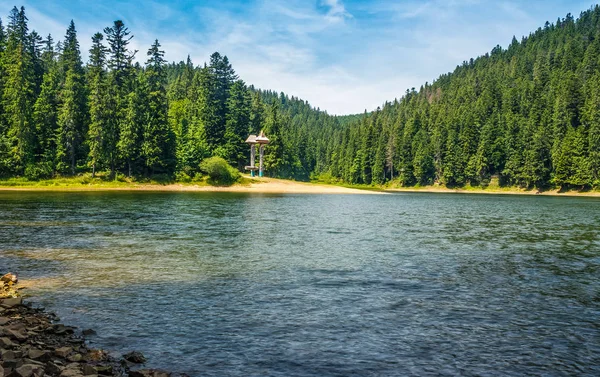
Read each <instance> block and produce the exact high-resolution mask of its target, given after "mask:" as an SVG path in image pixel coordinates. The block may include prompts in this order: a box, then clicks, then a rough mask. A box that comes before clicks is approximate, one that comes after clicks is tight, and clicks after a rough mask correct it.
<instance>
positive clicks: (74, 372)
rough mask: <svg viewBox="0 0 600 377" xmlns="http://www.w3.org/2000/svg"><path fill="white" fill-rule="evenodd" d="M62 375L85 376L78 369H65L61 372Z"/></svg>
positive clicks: (62, 376) (65, 376) (69, 376)
mask: <svg viewBox="0 0 600 377" xmlns="http://www.w3.org/2000/svg"><path fill="white" fill-rule="evenodd" d="M60 377H83V373H81V371H80V370H78V369H65V370H63V371H62V372H61V373H60Z"/></svg>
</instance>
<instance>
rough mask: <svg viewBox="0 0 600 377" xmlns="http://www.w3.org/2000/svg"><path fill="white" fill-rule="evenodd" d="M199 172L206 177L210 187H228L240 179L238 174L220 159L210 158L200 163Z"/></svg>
mask: <svg viewBox="0 0 600 377" xmlns="http://www.w3.org/2000/svg"><path fill="white" fill-rule="evenodd" d="M200 170H201V171H202V172H204V173H206V174H207V175H208V183H210V184H211V185H219V186H228V185H232V184H234V183H235V182H236V181H237V180H238V179H239V178H240V176H241V175H240V172H238V171H237V170H236V169H234V168H233V167H231V166H230V165H229V164H228V163H227V161H225V160H224V159H222V158H221V157H210V158H207V159H206V160H204V161H202V162H201V163H200Z"/></svg>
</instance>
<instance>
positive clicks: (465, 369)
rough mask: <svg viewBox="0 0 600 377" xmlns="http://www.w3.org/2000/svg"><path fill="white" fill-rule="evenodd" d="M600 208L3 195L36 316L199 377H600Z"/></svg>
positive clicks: (2, 251) (496, 200)
mask: <svg viewBox="0 0 600 377" xmlns="http://www.w3.org/2000/svg"><path fill="white" fill-rule="evenodd" d="M598 224H600V200H598V199H592V198H551V197H513V196H474V195H460V196H459V195H436V194H398V195H389V196H383V195H377V196H357V195H351V196H350V195H349V196H345V195H327V196H315V195H313V196H310V195H288V196H279V195H247V194H223V193H220V194H215V193H161V194H159V193H123V192H115V193H64V194H63V193H47V194H41V193H23V192H19V193H7V192H4V193H0V267H1V270H3V271H4V270H8V269H10V270H17V271H19V272H20V273H21V276H22V277H23V278H25V279H32V281H31V282H30V284H31V285H32V287H31V289H30V293H32V294H34V295H36V296H35V300H37V301H38V302H40V303H41V304H43V305H46V306H48V307H50V308H51V309H53V310H55V311H57V313H58V314H59V315H60V316H61V317H62V318H63V320H65V321H67V322H70V323H74V324H76V325H79V326H80V327H83V328H89V327H92V328H94V329H96V330H97V331H98V335H97V336H96V337H95V338H94V339H93V342H94V343H95V345H96V346H99V347H104V348H107V349H112V350H114V351H116V352H122V351H126V350H130V349H137V350H140V351H142V352H144V353H145V354H146V355H147V356H149V359H150V364H151V365H152V366H154V367H164V368H168V369H171V370H176V371H180V372H186V373H189V374H190V375H198V376H199V375H202V376H204V375H206V376H230V375H231V376H256V375H269V376H314V375H318V376H352V375H356V376H365V375H377V376H379V375H415V376H421V375H427V374H435V375H440V374H441V375H523V374H535V375H539V374H542V375H589V376H593V375H600V326H599V325H598V318H600V281H599V279H598V276H600V270H599V269H600V232H599V230H600V225H598Z"/></svg>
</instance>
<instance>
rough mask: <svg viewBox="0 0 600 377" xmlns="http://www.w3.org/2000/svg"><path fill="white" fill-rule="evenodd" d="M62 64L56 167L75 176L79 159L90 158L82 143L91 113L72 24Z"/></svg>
mask: <svg viewBox="0 0 600 377" xmlns="http://www.w3.org/2000/svg"><path fill="white" fill-rule="evenodd" d="M60 63H61V65H62V70H63V72H65V81H64V84H63V86H62V88H61V91H60V98H61V99H62V102H61V104H60V107H59V110H58V130H57V133H58V134H57V138H56V139H57V150H56V166H57V170H58V171H59V172H61V173H65V172H70V173H71V174H75V173H76V169H77V164H78V162H79V159H80V158H84V157H85V156H86V155H87V153H86V152H85V149H84V143H83V141H84V137H85V135H86V133H87V124H86V123H87V114H88V113H87V108H86V105H87V101H86V92H85V77H84V74H83V63H82V62H81V53H80V52H79V41H78V40H77V32H76V30H75V23H74V22H73V21H71V23H70V25H69V27H68V29H67V33H66V36H65V42H64V44H63V51H62V57H61V62H60Z"/></svg>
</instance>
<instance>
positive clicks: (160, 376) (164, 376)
mask: <svg viewBox="0 0 600 377" xmlns="http://www.w3.org/2000/svg"><path fill="white" fill-rule="evenodd" d="M129 377H171V374H170V373H169V372H166V371H164V370H161V369H140V370H132V371H131V372H129Z"/></svg>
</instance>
